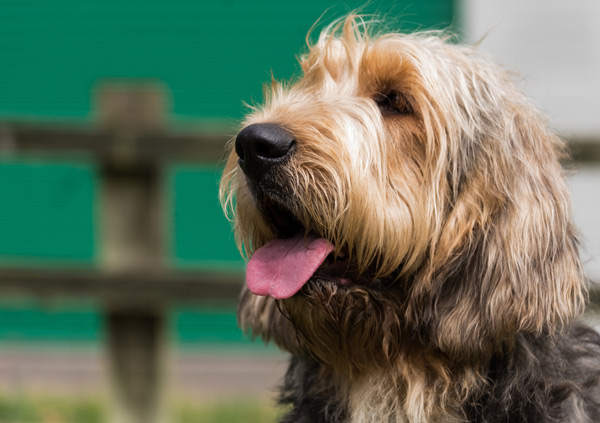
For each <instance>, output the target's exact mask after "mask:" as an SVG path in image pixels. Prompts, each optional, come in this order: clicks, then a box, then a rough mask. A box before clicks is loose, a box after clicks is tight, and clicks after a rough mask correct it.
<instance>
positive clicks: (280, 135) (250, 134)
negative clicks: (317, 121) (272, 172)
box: [235, 123, 296, 178]
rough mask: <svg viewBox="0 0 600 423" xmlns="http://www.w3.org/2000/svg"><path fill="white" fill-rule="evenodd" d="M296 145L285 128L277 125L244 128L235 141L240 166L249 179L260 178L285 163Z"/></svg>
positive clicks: (267, 124)
mask: <svg viewBox="0 0 600 423" xmlns="http://www.w3.org/2000/svg"><path fill="white" fill-rule="evenodd" d="M295 144H296V140H295V139H294V137H293V136H292V134H290V133H289V132H288V131H287V130H286V129H285V128H283V127H282V126H280V125H277V124H275V123H255V124H253V125H250V126H247V127H246V128H244V129H243V130H242V131H241V132H240V133H239V134H238V136H237V138H236V139H235V152H236V153H237V155H238V157H239V160H238V162H239V164H240V167H241V168H242V170H243V171H244V173H245V174H246V175H247V176H249V177H253V178H255V177H260V176H262V175H263V174H264V173H265V172H266V171H267V170H269V169H270V168H272V167H273V166H276V165H278V164H281V163H283V161H284V160H285V159H286V158H287V157H288V154H289V153H290V151H291V150H292V147H293V146H294V145H295Z"/></svg>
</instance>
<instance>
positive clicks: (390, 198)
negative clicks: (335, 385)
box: [221, 17, 586, 380]
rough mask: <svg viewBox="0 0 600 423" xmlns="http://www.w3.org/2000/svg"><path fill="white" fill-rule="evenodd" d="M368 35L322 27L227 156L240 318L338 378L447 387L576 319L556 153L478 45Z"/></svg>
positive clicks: (576, 282)
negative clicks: (459, 368) (243, 284)
mask: <svg viewBox="0 0 600 423" xmlns="http://www.w3.org/2000/svg"><path fill="white" fill-rule="evenodd" d="M369 32H370V31H368V30H367V29H365V27H364V24H363V22H362V21H361V20H360V19H359V18H356V17H350V18H347V19H346V20H344V21H342V22H339V23H337V24H334V25H332V26H330V27H328V28H327V29H326V30H325V31H324V32H323V33H321V35H320V37H319V39H318V41H317V42H316V43H314V44H313V45H311V46H310V47H309V51H308V53H307V54H305V55H304V56H302V57H301V66H302V71H303V74H302V76H301V77H300V78H299V79H297V80H294V81H292V82H290V83H278V82H274V81H273V82H272V83H271V84H270V85H268V86H267V87H266V89H265V92H266V100H265V102H264V104H263V105H261V106H259V107H256V108H254V110H253V112H252V113H251V114H250V115H249V116H247V118H246V119H245V121H244V123H243V127H242V128H243V130H242V131H241V132H240V134H239V135H238V137H237V140H235V142H234V143H232V145H231V147H230V148H231V152H230V155H229V160H228V162H227V165H226V169H225V173H224V176H223V180H222V184H221V195H222V199H223V202H224V205H225V207H226V208H227V209H228V210H229V213H230V215H231V216H232V218H233V221H234V222H235V233H236V236H237V239H238V241H239V244H240V247H241V248H242V250H243V251H244V252H245V253H246V254H247V255H248V256H249V258H250V261H249V264H248V276H247V282H248V286H249V287H250V289H251V290H252V291H254V292H255V293H252V292H250V291H249V290H248V289H246V288H245V289H244V292H243V293H242V297H241V303H240V310H239V316H240V321H241V324H242V325H243V326H244V327H245V328H246V329H249V330H251V332H252V333H253V334H254V335H260V336H262V337H263V338H264V339H266V340H274V341H275V342H276V343H277V344H278V345H279V346H280V347H282V348H283V349H286V350H289V351H292V352H305V353H308V354H311V355H313V356H314V357H316V358H317V359H318V360H319V361H320V362H322V363H325V364H327V365H329V366H330V367H331V368H333V369H335V370H336V373H338V374H364V373H365V372H368V371H369V370H371V369H374V368H379V369H382V368H388V367H390V366H392V367H394V366H398V364H397V363H399V362H410V363H411V366H410V368H409V367H408V366H407V367H406V369H405V372H413V371H417V370H414V369H417V368H419V367H421V368H422V370H423V372H422V374H424V375H427V374H436V375H438V376H440V379H441V380H444V379H445V380H447V379H449V378H450V377H451V376H450V375H449V374H447V373H448V370H447V369H448V366H447V363H450V362H451V363H454V364H456V363H460V362H465V363H469V364H468V365H465V367H466V368H469V369H474V368H475V367H474V366H473V363H477V362H480V361H481V362H483V361H485V360H488V359H489V357H490V356H491V355H492V354H493V353H494V352H495V351H498V350H499V349H501V348H506V346H507V345H508V346H509V347H510V343H511V339H513V338H514V336H515V335H516V334H517V333H530V334H536V335H538V334H552V333H554V332H556V331H558V330H561V329H562V328H564V327H565V326H566V324H567V323H568V322H570V321H571V320H572V318H573V317H574V316H576V315H578V314H579V313H580V312H581V311H582V308H583V304H584V300H585V294H586V293H585V287H584V286H583V283H582V277H581V274H580V264H579V260H578V255H577V242H576V239H575V235H574V229H573V227H572V224H571V221H570V201H569V197H568V193H567V188H566V185H565V181H564V178H563V173H562V170H561V167H560V164H559V158H560V157H561V155H562V142H561V141H560V140H559V139H558V138H557V137H555V136H554V135H552V134H551V133H550V132H549V130H548V128H547V126H546V123H545V122H544V121H543V120H542V119H541V118H540V116H539V115H538V113H537V112H536V111H535V109H534V108H533V107H532V106H531V104H530V103H529V102H528V101H527V100H526V99H525V98H524V96H523V95H522V94H521V93H520V92H519V91H518V90H517V89H516V88H515V86H514V84H513V82H512V80H511V76H510V75H509V74H508V73H507V72H506V71H504V70H502V69H501V68H499V67H497V66H495V65H494V64H492V63H491V62H490V61H489V60H488V59H487V58H486V57H485V56H484V55H483V54H482V53H480V52H478V51H477V50H476V49H474V48H471V47H463V46H457V45H454V44H451V43H448V42H447V41H446V40H444V39H443V37H440V36H438V35H436V34H431V33H424V34H413V35H401V34H384V35H369ZM257 294H258V295H257ZM475 373H476V371H475ZM424 377H426V376H424ZM452 377H454V376H452ZM414 379H415V378H414V377H413V380H414Z"/></svg>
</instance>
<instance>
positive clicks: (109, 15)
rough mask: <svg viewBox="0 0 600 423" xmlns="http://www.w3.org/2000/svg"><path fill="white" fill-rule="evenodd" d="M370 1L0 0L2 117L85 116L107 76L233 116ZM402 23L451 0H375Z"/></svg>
mask: <svg viewBox="0 0 600 423" xmlns="http://www.w3.org/2000/svg"><path fill="white" fill-rule="evenodd" d="M365 3H367V2H365V1H364V0H360V1H355V0H349V1H345V2H339V1H324V0H304V1H302V2H297V1H296V2H291V1H274V0H269V1H268V0H253V1H246V0H227V1H225V0H222V1H207V0H204V1H202V0H173V1H169V2H167V1H164V0H143V1H142V0H119V1H116V0H86V1H81V0H56V1H51V2H50V1H48V0H27V1H23V0H0V55H1V57H2V66H1V67H0V117H5V118H6V117H10V118H28V117H29V118H32V117H38V118H39V117H45V118H55V119H56V118H62V119H73V118H77V119H87V118H88V117H89V116H90V114H91V100H90V92H91V90H92V87H93V86H94V84H96V83H97V82H98V81H99V80H102V79H105V78H109V79H110V78H113V79H114V78H116V79H129V78H133V79H149V80H159V81H162V82H164V83H165V85H167V86H168V87H169V88H170V90H171V92H172V97H173V112H174V115H175V118H177V119H188V118H194V119H197V118H208V119H218V118H235V119H238V118H239V117H240V116H241V115H242V114H243V109H244V108H243V106H242V104H243V101H245V102H252V101H253V100H260V98H261V83H262V82H263V81H266V80H268V79H269V74H270V71H271V70H273V72H274V75H275V77H277V78H287V77H289V76H291V75H292V74H293V73H294V72H295V71H297V69H298V68H297V65H296V63H295V62H296V59H295V57H296V55H297V53H298V52H299V51H300V50H301V49H303V48H304V44H305V43H304V38H305V34H306V32H307V31H308V29H309V28H310V27H311V26H312V24H313V23H314V22H316V21H317V19H318V18H319V17H320V16H321V15H322V14H323V13H324V12H325V15H324V17H323V22H329V21H331V20H332V19H333V18H335V17H339V16H341V15H343V14H345V13H347V12H348V11H349V10H351V9H354V8H357V7H360V6H362V5H364V4H365ZM363 11H364V12H365V13H371V12H378V13H379V14H381V15H388V16H390V17H391V18H394V19H397V20H398V22H401V23H402V25H401V28H402V29H406V30H410V29H414V28H428V27H432V26H435V27H443V26H446V25H447V24H449V23H450V22H452V19H453V0H412V1H392V0H373V1H371V2H370V4H369V5H368V6H365V7H364V8H363Z"/></svg>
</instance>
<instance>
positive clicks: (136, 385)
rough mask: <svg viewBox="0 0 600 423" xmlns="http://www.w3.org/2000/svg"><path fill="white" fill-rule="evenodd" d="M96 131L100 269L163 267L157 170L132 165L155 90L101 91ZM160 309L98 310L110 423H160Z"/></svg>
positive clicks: (157, 116)
mask: <svg viewBox="0 0 600 423" xmlns="http://www.w3.org/2000/svg"><path fill="white" fill-rule="evenodd" d="M96 109H97V113H98V119H97V120H98V124H99V125H100V126H101V127H102V128H103V129H106V130H109V131H113V132H114V136H115V137H116V139H117V140H118V141H117V142H116V143H115V144H114V146H115V147H114V149H113V150H112V151H110V152H109V154H107V155H106V157H105V159H104V162H103V163H102V164H101V173H100V174H101V182H100V183H101V206H100V207H101V227H102V234H103V238H102V240H101V266H102V271H103V272H105V273H106V274H118V275H122V276H124V277H127V275H131V276H132V277H133V276H135V274H136V273H141V271H145V272H148V271H152V270H155V271H156V272H161V271H162V270H163V268H164V266H163V261H164V258H165V245H166V243H165V237H166V225H165V216H164V209H165V207H164V192H163V182H162V181H163V178H162V175H161V173H162V169H161V166H160V165H158V164H156V163H146V164H142V165H140V164H139V163H138V162H136V160H135V159H136V151H134V149H135V146H136V144H135V137H136V136H137V135H139V134H143V133H160V131H161V130H162V129H163V125H164V123H165V121H166V116H167V100H166V96H165V95H164V91H162V90H161V89H160V87H158V86H155V85H138V84H136V85H127V84H123V83H118V84H112V85H104V86H101V87H99V89H98V90H97V92H96ZM166 307H167V304H147V305H144V306H140V305H139V304H137V305H132V304H128V302H127V301H125V300H124V301H123V302H119V303H116V302H114V300H113V301H112V302H111V303H109V304H106V308H107V310H106V329H107V331H108V357H109V367H110V382H111V397H112V408H111V419H110V421H111V422H114V423H161V422H163V421H165V419H166V413H165V398H164V391H165V388H164V385H165V380H164V379H165V365H166V362H167V360H166V357H165V355H166V350H167V347H166V339H165V337H166Z"/></svg>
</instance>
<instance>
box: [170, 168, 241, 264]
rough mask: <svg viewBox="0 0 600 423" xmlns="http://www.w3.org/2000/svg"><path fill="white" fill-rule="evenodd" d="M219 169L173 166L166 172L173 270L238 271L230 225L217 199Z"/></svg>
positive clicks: (237, 260) (239, 260)
mask: <svg viewBox="0 0 600 423" xmlns="http://www.w3.org/2000/svg"><path fill="white" fill-rule="evenodd" d="M221 171H222V169H221V168H220V167H217V166H214V165H199V166H174V167H172V168H171V169H170V170H169V172H168V180H169V188H170V189H169V191H170V196H171V198H170V201H169V202H170V203H171V217H170V219H169V220H170V222H171V226H172V227H171V230H170V232H171V234H172V238H171V258H172V261H173V262H174V264H175V265H176V266H180V267H181V266H183V267H189V266H195V267H202V268H205V269H216V270H240V269H242V268H243V261H242V259H241V258H240V254H239V252H238V250H237V248H236V247H235V242H234V239H233V234H232V231H231V224H230V223H229V222H228V221H227V219H225V217H224V215H223V211H222V209H221V205H220V204H219V198H218V195H219V193H218V183H219V178H220V177H221Z"/></svg>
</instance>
